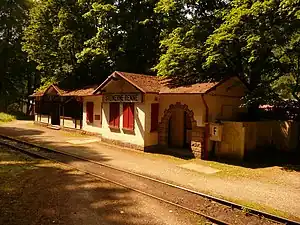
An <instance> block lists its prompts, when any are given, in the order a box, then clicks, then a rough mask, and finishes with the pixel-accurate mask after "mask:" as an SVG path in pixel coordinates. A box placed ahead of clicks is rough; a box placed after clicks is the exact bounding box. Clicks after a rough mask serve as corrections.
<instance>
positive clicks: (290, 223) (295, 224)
mask: <svg viewBox="0 0 300 225" xmlns="http://www.w3.org/2000/svg"><path fill="white" fill-rule="evenodd" d="M0 138H4V139H9V140H12V141H16V142H19V143H22V144H24V145H29V146H32V147H35V148H40V149H43V150H45V151H53V152H56V153H59V154H62V155H66V156H70V157H74V158H77V159H80V160H82V161H88V162H91V163H94V164H98V165H100V166H103V167H107V168H110V169H113V170H117V171H120V172H123V173H128V174H131V175H134V176H137V177H141V178H144V179H148V180H151V181H154V182H157V183H160V184H164V185H167V186H170V187H173V188H177V189H181V190H183V191H187V192H190V193H193V194H196V195H199V196H202V197H204V198H207V199H210V200H213V201H215V202H218V203H220V204H223V205H226V206H230V207H232V208H236V209H239V210H244V211H247V213H248V214H252V215H256V216H261V217H264V218H266V219H269V220H273V221H275V222H279V223H283V224H287V225H300V222H297V221H294V220H290V219H287V218H284V217H280V216H276V215H273V214H270V213H267V212H264V211H261V210H257V209H254V208H250V207H246V206H243V205H240V204H237V203H234V202H231V201H228V200H225V199H221V198H218V197H214V196H211V195H208V194H205V193H202V192H198V191H195V190H191V189H189V188H186V187H182V186H179V185H176V184H172V183H169V182H166V181H162V180H159V179H156V178H153V177H149V176H145V175H142V174H138V173H135V172H132V171H128V170H124V169H120V168H118V167H114V166H111V165H108V164H106V163H101V162H99V161H95V160H92V159H89V158H86V157H83V156H79V155H77V154H70V153H68V152H65V151H59V150H57V149H53V148H47V147H43V146H40V145H38V144H33V143H30V142H27V141H24V140H20V139H18V138H14V137H11V136H7V135H3V134H0Z"/></svg>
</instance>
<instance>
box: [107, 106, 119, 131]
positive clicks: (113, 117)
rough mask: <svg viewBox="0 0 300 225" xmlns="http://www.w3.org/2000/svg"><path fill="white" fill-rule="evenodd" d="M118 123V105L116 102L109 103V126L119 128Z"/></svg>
mask: <svg viewBox="0 0 300 225" xmlns="http://www.w3.org/2000/svg"><path fill="white" fill-rule="evenodd" d="M119 124H120V106H119V103H118V102H111V103H109V126H110V127H112V128H119Z"/></svg>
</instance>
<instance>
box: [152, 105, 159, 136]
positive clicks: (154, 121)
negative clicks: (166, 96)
mask: <svg viewBox="0 0 300 225" xmlns="http://www.w3.org/2000/svg"><path fill="white" fill-rule="evenodd" d="M158 106H159V105H158V103H153V104H151V132H152V131H157V129H158V109H159V107H158Z"/></svg>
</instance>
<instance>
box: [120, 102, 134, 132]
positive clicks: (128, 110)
mask: <svg viewBox="0 0 300 225" xmlns="http://www.w3.org/2000/svg"><path fill="white" fill-rule="evenodd" d="M123 128H125V129H129V130H133V129H134V104H133V103H123Z"/></svg>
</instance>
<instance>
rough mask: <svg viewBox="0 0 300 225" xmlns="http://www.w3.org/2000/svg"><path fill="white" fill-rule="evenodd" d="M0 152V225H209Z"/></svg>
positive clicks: (67, 170) (116, 189)
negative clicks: (203, 224)
mask: <svg viewBox="0 0 300 225" xmlns="http://www.w3.org/2000/svg"><path fill="white" fill-rule="evenodd" d="M0 147H1V148H0V224H6V225H14V224H16V225H17V224H18V225H19V224H22V225H26V224H31V225H32V224H36V225H38V224H39V225H40V224H64V225H65V224H66V225H69V224H75V225H76V224H78V225H79V224H93V225H94V224H109V225H111V224H139V225H140V224H142V225H143V224H202V223H205V221H204V222H203V220H202V219H201V218H199V217H197V216H194V215H191V214H187V213H186V212H184V211H180V210H178V209H176V208H173V207H171V206H169V205H165V204H163V203H161V202H158V201H156V200H153V199H149V198H148V197H145V196H143V195H139V194H137V193H135V192H132V191H130V190H127V189H124V188H121V187H118V186H115V185H112V184H111V183H108V182H103V181H100V180H95V179H94V178H92V177H90V176H87V175H84V174H82V173H81V172H78V171H76V170H72V169H70V168H67V167H64V166H62V165H60V164H56V163H52V162H50V161H46V160H37V159H32V158H30V157H27V156H24V155H21V154H19V153H17V152H13V151H12V150H10V149H7V148H4V147H2V146H0Z"/></svg>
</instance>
